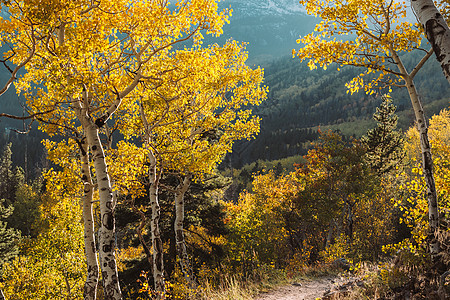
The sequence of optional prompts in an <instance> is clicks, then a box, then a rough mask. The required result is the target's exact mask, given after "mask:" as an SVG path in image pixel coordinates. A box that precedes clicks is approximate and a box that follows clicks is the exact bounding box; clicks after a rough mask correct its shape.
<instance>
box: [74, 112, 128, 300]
mask: <svg viewBox="0 0 450 300" xmlns="http://www.w3.org/2000/svg"><path fill="white" fill-rule="evenodd" d="M76 112H77V115H78V118H79V120H80V122H81V125H82V126H83V131H84V133H85V135H86V139H87V144H88V146H89V148H90V150H91V152H92V159H93V161H94V168H95V174H96V179H97V185H98V189H99V198H100V218H101V223H100V229H99V257H100V269H101V272H102V273H101V274H102V285H103V293H104V299H105V300H119V299H122V292H121V290H120V285H119V276H118V272H117V265H116V257H115V224H114V223H115V222H114V207H113V194H112V188H111V182H110V179H109V174H108V168H107V166H106V161H105V154H104V151H103V146H102V144H101V141H100V137H99V133H98V131H99V128H98V126H97V125H96V124H95V122H94V121H93V120H92V118H91V117H90V116H89V115H88V114H87V109H85V108H81V106H80V107H78V108H77V109H76Z"/></svg>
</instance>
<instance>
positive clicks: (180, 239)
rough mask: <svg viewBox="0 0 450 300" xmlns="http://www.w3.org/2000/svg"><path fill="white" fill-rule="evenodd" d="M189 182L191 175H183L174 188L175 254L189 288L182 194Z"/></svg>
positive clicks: (190, 280)
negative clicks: (182, 178)
mask: <svg viewBox="0 0 450 300" xmlns="http://www.w3.org/2000/svg"><path fill="white" fill-rule="evenodd" d="M190 184H191V175H187V176H185V177H184V180H183V181H181V182H180V184H179V185H178V186H177V188H176V189H175V223H174V231H175V242H176V245H177V255H178V259H179V260H180V267H181V272H182V273H183V275H184V278H185V280H186V282H187V283H188V285H189V287H190V288H193V283H194V281H193V280H194V279H193V276H192V272H191V271H192V270H191V267H190V264H189V256H188V254H187V250H186V242H185V240H184V229H183V223H184V195H185V194H186V192H187V190H188V188H189V185H190Z"/></svg>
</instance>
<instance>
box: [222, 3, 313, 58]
mask: <svg viewBox="0 0 450 300" xmlns="http://www.w3.org/2000/svg"><path fill="white" fill-rule="evenodd" d="M220 8H222V9H223V8H231V9H232V10H233V13H232V17H231V18H230V24H227V25H225V26H224V34H223V35H222V36H221V37H220V38H219V39H215V40H214V41H217V42H219V43H224V42H225V41H226V40H227V39H229V38H233V39H234V40H236V41H241V42H246V43H248V46H247V50H248V52H249V62H250V63H251V64H260V63H262V62H265V61H267V60H273V59H274V58H279V57H281V56H285V55H289V54H290V53H291V51H292V49H294V48H296V47H297V43H296V40H297V39H298V37H299V36H300V35H304V34H307V33H309V32H311V31H312V30H313V29H314V26H315V24H316V23H317V19H316V18H314V17H311V16H308V15H306V14H305V13H304V12H303V8H302V7H301V5H300V4H299V3H298V1H297V0H248V1H240V0H225V1H222V2H220Z"/></svg>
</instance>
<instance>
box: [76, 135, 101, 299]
mask: <svg viewBox="0 0 450 300" xmlns="http://www.w3.org/2000/svg"><path fill="white" fill-rule="evenodd" d="M79 146H80V152H81V180H82V181H83V185H84V190H83V199H82V200H83V222H84V249H85V254H86V265H87V278H86V282H85V283H84V292H83V298H84V299H85V300H95V299H96V297H97V285H98V275H99V267H98V261H97V250H96V247H95V235H94V214H93V207H92V203H93V194H94V189H93V184H92V178H91V171H90V167H89V153H88V145H87V141H86V138H83V139H82V140H81V142H80V143H79Z"/></svg>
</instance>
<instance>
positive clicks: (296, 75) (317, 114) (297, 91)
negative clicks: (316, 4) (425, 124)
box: [231, 55, 450, 167]
mask: <svg viewBox="0 0 450 300" xmlns="http://www.w3.org/2000/svg"><path fill="white" fill-rule="evenodd" d="M418 59H420V58H419V56H413V55H409V57H408V58H407V59H406V61H407V63H408V62H410V64H411V65H412V64H413V63H414V62H416V61H417V60H418ZM361 71H362V70H361V69H356V68H351V67H346V68H343V69H341V71H339V72H338V71H337V69H336V68H329V69H327V70H322V69H316V70H313V71H311V70H309V68H308V67H307V65H306V64H304V63H301V62H300V61H299V60H296V59H292V58H289V57H286V58H283V59H280V60H278V61H275V62H273V63H271V64H270V65H268V66H267V67H266V68H265V78H266V80H265V84H266V85H267V86H268V87H269V89H270V92H269V95H268V99H267V101H266V102H264V103H263V104H262V105H261V106H260V107H257V108H255V109H254V112H255V113H256V114H258V115H259V116H261V117H262V123H261V132H260V134H259V135H258V137H257V138H256V139H255V140H252V141H244V142H241V143H238V144H236V146H235V148H234V150H233V154H232V156H231V162H232V165H233V166H234V167H240V166H242V164H247V163H250V162H252V161H255V160H258V159H262V160H275V159H280V158H284V157H288V156H292V155H299V154H300V155H303V154H306V151H307V149H308V146H309V142H310V141H312V140H314V139H315V138H316V137H317V129H318V127H319V126H320V128H322V129H329V128H330V129H333V130H340V131H341V132H342V133H343V134H344V135H345V136H346V137H347V138H349V137H350V136H361V135H362V134H364V133H365V132H366V131H367V129H368V128H370V127H371V126H373V124H372V114H373V113H374V111H375V109H376V107H377V106H378V105H379V104H380V103H381V100H380V99H379V98H378V97H374V96H368V95H366V94H364V93H363V92H360V93H357V94H353V95H350V94H347V89H346V87H345V83H346V82H348V81H350V80H351V79H352V78H353V77H354V76H356V75H357V74H358V73H359V72H361ZM415 82H416V85H417V88H418V91H419V94H420V95H421V97H422V100H423V103H424V105H425V113H426V114H427V116H429V117H431V116H432V115H433V114H436V113H438V112H439V111H440V110H441V109H442V108H444V107H447V106H448V103H449V97H448V95H449V91H450V87H449V85H448V82H447V81H446V80H445V78H444V76H442V73H441V70H440V68H439V66H438V64H437V63H436V62H435V60H430V61H429V62H428V63H427V64H426V65H425V66H424V67H423V69H422V70H421V71H420V72H419V73H418V75H417V77H416V80H415ZM391 95H392V97H393V98H394V104H395V105H396V106H397V113H398V115H399V117H400V119H399V126H400V128H401V129H403V130H405V129H407V128H408V127H409V126H411V125H412V124H413V122H414V116H413V113H412V109H411V108H410V106H411V104H410V100H409V96H408V94H407V92H406V89H399V88H397V89H395V90H394V91H393V93H392V94H391Z"/></svg>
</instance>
